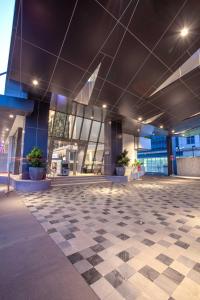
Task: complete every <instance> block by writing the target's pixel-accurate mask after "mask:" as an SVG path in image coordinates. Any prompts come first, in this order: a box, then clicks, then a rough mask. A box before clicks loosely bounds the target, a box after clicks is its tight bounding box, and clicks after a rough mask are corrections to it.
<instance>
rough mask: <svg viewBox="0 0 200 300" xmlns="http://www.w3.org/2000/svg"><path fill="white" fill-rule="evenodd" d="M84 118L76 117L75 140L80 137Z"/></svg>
mask: <svg viewBox="0 0 200 300" xmlns="http://www.w3.org/2000/svg"><path fill="white" fill-rule="evenodd" d="M82 120H83V119H82V118H80V117H76V119H75V125H74V132H73V139H74V140H77V139H79V136H80V130H81V124H82Z"/></svg>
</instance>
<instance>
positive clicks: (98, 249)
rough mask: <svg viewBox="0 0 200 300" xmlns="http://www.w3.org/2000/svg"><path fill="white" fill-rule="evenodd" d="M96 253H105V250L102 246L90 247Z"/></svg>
mask: <svg viewBox="0 0 200 300" xmlns="http://www.w3.org/2000/svg"><path fill="white" fill-rule="evenodd" d="M90 248H91V249H92V250H93V251H94V252H100V251H103V250H104V249H105V248H104V247H103V246H102V245H101V244H97V245H94V246H92V247H90Z"/></svg>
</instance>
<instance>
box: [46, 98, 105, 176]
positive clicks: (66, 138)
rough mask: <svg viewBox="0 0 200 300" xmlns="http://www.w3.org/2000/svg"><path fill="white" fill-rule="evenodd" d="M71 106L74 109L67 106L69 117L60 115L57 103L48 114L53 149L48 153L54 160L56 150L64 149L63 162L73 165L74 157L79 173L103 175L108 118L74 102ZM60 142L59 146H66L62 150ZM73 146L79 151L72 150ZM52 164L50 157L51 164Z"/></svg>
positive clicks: (98, 109)
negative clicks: (66, 161)
mask: <svg viewBox="0 0 200 300" xmlns="http://www.w3.org/2000/svg"><path fill="white" fill-rule="evenodd" d="M70 106H71V109H69V105H68V104H67V103H66V113H64V112H63V109H62V112H60V111H58V110H57V106H56V101H55V99H54V102H53V107H51V110H50V112H49V148H52V149H49V153H50V154H51V156H52V155H54V152H55V149H57V150H56V151H57V153H59V149H60V148H62V149H60V151H61V150H62V151H64V149H65V152H66V153H67V154H66V155H65V154H63V155H62V158H61V157H60V158H61V159H65V160H69V161H70V162H71V157H73V160H74V163H76V164H77V165H78V169H79V173H93V172H96V171H98V170H99V171H100V170H102V168H103V157H104V118H105V115H104V113H103V111H102V109H101V108H98V107H92V108H91V107H90V106H85V105H82V104H80V103H75V102H73V103H71V104H70ZM59 107H60V106H59ZM52 108H53V109H52ZM70 111H71V112H70ZM58 142H59V145H61V144H62V143H64V144H63V145H64V146H62V147H61V146H59V147H60V148H59V147H58ZM74 145H76V147H75V148H76V149H74V148H73V146H74ZM63 147H64V148H63ZM72 148H73V149H72ZM62 151H61V152H62ZM54 156H55V155H54ZM58 156H59V155H58ZM60 158H59V157H58V159H60ZM54 159H55V158H54ZM51 160H52V158H51V157H50V158H49V162H50V161H51Z"/></svg>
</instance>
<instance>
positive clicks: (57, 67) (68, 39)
mask: <svg viewBox="0 0 200 300" xmlns="http://www.w3.org/2000/svg"><path fill="white" fill-rule="evenodd" d="M21 2H22V3H23V7H22V9H21V7H20V5H19V1H18V2H17V6H16V12H15V23H14V29H13V39H12V49H13V51H12V52H11V55H10V66H9V68H10V71H9V76H10V78H11V79H14V80H16V81H21V82H22V83H24V84H26V85H27V86H30V89H31V83H32V80H33V79H35V78H36V79H37V80H38V81H39V85H38V87H37V90H36V92H37V93H38V95H39V97H40V98H41V99H44V97H45V95H46V94H47V93H48V92H55V93H59V94H62V95H66V96H68V97H70V98H71V99H75V98H76V96H77V94H78V93H79V92H80V89H81V88H82V87H83V86H84V84H85V83H86V82H87V80H88V79H89V77H90V76H91V74H92V73H93V72H94V71H95V69H96V68H97V66H98V65H99V64H100V63H101V66H100V69H99V72H98V76H97V79H96V83H95V86H94V89H93V92H92V95H91V99H90V103H93V104H96V105H100V106H101V105H102V104H104V103H105V104H107V109H108V110H109V111H112V112H116V113H119V114H121V115H123V116H127V117H130V118H134V119H137V118H138V117H142V118H143V119H151V118H152V120H153V121H152V124H153V125H155V126H160V125H161V124H162V125H163V126H164V128H168V129H172V128H174V126H175V125H177V124H178V123H179V122H180V121H182V120H183V119H185V118H188V117H190V116H191V115H193V114H195V113H197V112H199V111H200V86H199V82H200V71H199V68H198V69H196V70H194V71H192V72H190V73H188V74H187V75H186V76H183V77H182V78H180V79H178V80H177V81H175V82H174V83H172V84H171V85H169V86H168V87H166V88H165V89H163V90H161V91H159V92H158V93H155V94H154V95H152V96H150V95H151V94H152V93H153V92H154V91H155V90H156V89H157V88H158V87H159V86H160V85H161V84H162V83H163V82H164V81H165V80H166V79H167V78H168V77H169V76H170V75H171V74H173V72H174V71H176V70H177V68H179V66H181V65H182V64H183V63H184V62H185V61H186V60H187V59H188V58H189V57H190V56H191V55H192V54H193V53H194V52H195V51H196V50H197V49H199V48H200V35H199V31H200V18H199V15H200V1H197V0H188V1H187V0H185V1H184V0H162V1H161V0H137V1H136V0H131V1H130V0H129V1H128V0H119V1H116V0H109V1H107V0H84V1H82V0H78V1H76V0H59V1H53V0H29V1H21ZM184 26H188V28H189V34H188V36H187V37H185V38H184V39H183V38H181V37H180V34H179V32H180V30H181V29H182V28H183V27H184ZM155 115H158V118H154V116H155Z"/></svg>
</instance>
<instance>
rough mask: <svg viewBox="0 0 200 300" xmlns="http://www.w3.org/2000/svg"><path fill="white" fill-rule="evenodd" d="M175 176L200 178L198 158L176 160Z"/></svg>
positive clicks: (199, 159)
mask: <svg viewBox="0 0 200 300" xmlns="http://www.w3.org/2000/svg"><path fill="white" fill-rule="evenodd" d="M177 174H178V175H180V176H194V177H195V176H196V177H199V176H200V157H183V158H177Z"/></svg>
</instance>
